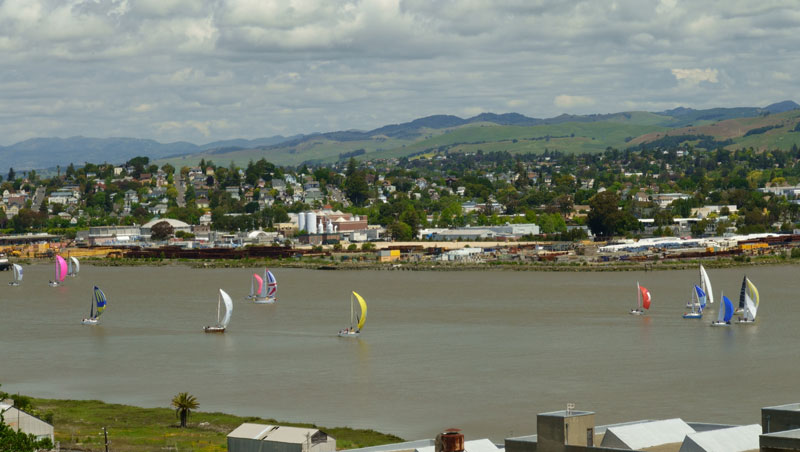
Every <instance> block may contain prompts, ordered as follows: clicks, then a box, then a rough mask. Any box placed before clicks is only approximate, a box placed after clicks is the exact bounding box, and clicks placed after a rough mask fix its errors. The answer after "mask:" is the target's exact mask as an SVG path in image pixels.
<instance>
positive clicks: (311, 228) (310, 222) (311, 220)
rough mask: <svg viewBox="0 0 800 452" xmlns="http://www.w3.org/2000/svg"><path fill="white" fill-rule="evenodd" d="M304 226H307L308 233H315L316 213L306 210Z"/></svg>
mask: <svg viewBox="0 0 800 452" xmlns="http://www.w3.org/2000/svg"><path fill="white" fill-rule="evenodd" d="M306 227H307V228H308V233H309V234H316V233H317V214H315V213H314V212H308V213H307V214H306Z"/></svg>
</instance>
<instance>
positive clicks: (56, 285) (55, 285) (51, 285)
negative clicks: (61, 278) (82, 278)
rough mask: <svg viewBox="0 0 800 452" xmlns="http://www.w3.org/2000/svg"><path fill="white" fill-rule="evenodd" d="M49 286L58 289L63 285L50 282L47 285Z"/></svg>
mask: <svg viewBox="0 0 800 452" xmlns="http://www.w3.org/2000/svg"><path fill="white" fill-rule="evenodd" d="M47 284H49V285H50V287H58V286H60V285H61V284H59V283H57V282H56V281H50V282H49V283H47Z"/></svg>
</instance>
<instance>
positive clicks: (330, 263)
mask: <svg viewBox="0 0 800 452" xmlns="http://www.w3.org/2000/svg"><path fill="white" fill-rule="evenodd" d="M14 262H16V263H20V264H23V265H31V264H50V263H51V262H52V259H50V258H22V259H15V260H14ZM700 264H703V265H704V266H705V267H706V268H714V269H721V268H738V267H750V266H774V265H800V259H798V258H790V257H786V256H784V255H763V256H738V257H720V258H704V259H683V260H679V259H674V260H672V259H669V260H660V259H659V260H653V261H627V262H625V261H617V262H580V263H578V262H570V263H550V262H519V261H493V262H441V261H431V262H407V261H395V262H391V263H389V262H375V261H366V262H364V261H362V262H353V261H347V262H336V261H335V260H332V259H330V260H328V259H318V258H315V259H296V258H289V259H256V258H245V259H202V260H201V259H196V260H195V259H170V258H116V257H114V258H108V257H101V258H98V257H87V258H82V259H81V265H91V266H98V267H138V266H151V267H161V266H177V265H182V266H188V267H191V268H196V269H219V268H252V267H260V266H268V267H274V268H297V269H306V270H326V271H348V270H349V271H353V270H384V271H536V272H608V271H614V272H618V271H672V270H687V269H694V268H696V267H697V266H698V265H700Z"/></svg>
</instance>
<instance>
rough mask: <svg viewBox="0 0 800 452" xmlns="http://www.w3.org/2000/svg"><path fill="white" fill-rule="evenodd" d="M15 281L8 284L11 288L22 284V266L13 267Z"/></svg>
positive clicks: (15, 265) (14, 265)
mask: <svg viewBox="0 0 800 452" xmlns="http://www.w3.org/2000/svg"><path fill="white" fill-rule="evenodd" d="M11 270H12V274H13V278H14V279H13V280H12V281H11V282H9V283H8V285H9V286H18V285H19V283H21V282H22V265H19V264H13V265H12V266H11Z"/></svg>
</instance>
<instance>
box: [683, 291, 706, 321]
mask: <svg viewBox="0 0 800 452" xmlns="http://www.w3.org/2000/svg"><path fill="white" fill-rule="evenodd" d="M689 306H691V309H692V310H691V311H689V312H684V313H683V318H684V319H702V318H703V309H705V308H706V293H705V292H704V291H703V289H702V288H700V286H694V288H692V294H691V296H690V300H689Z"/></svg>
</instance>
